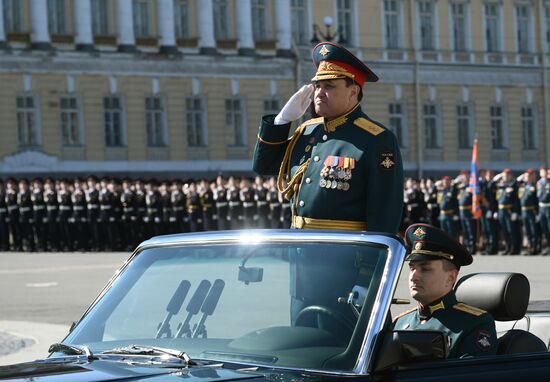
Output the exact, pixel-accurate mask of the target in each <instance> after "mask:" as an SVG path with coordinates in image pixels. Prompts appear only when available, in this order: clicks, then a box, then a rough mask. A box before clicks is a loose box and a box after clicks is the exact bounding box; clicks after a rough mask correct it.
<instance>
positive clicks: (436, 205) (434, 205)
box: [428, 203, 439, 207]
mask: <svg viewBox="0 0 550 382" xmlns="http://www.w3.org/2000/svg"><path fill="white" fill-rule="evenodd" d="M428 206H431V207H439V204H437V203H428Z"/></svg>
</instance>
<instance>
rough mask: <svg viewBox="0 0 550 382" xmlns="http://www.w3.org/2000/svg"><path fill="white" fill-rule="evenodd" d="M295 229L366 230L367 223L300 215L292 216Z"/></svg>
mask: <svg viewBox="0 0 550 382" xmlns="http://www.w3.org/2000/svg"><path fill="white" fill-rule="evenodd" d="M292 227H293V228H296V229H338V230H345V231H366V230H367V223H366V222H361V221H353V220H332V219H315V218H307V217H302V216H293V217H292Z"/></svg>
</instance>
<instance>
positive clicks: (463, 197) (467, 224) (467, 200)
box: [458, 176, 477, 255]
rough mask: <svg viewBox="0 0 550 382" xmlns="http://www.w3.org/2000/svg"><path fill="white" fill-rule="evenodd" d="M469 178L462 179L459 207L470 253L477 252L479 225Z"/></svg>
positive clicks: (465, 243) (465, 241) (465, 239)
mask: <svg viewBox="0 0 550 382" xmlns="http://www.w3.org/2000/svg"><path fill="white" fill-rule="evenodd" d="M467 182H468V178H466V177H465V176H464V177H463V178H462V179H461V180H460V185H459V188H460V192H459V194H458V208H459V209H460V224H461V226H462V234H463V237H464V245H465V247H466V248H467V249H468V252H470V254H472V255H473V254H475V253H476V243H477V225H476V221H475V219H474V214H473V213H472V203H473V200H472V199H473V195H472V189H471V187H468V184H467Z"/></svg>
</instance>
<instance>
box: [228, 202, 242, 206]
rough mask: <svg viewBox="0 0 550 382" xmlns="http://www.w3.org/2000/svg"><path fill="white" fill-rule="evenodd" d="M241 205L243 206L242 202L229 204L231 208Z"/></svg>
mask: <svg viewBox="0 0 550 382" xmlns="http://www.w3.org/2000/svg"><path fill="white" fill-rule="evenodd" d="M239 204H241V202H229V207H236V206H238V205H239Z"/></svg>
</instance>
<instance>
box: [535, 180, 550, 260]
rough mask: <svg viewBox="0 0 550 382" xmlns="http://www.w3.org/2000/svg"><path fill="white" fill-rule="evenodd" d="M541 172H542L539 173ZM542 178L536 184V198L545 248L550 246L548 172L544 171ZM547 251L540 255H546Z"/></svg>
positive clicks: (549, 182)
mask: <svg viewBox="0 0 550 382" xmlns="http://www.w3.org/2000/svg"><path fill="white" fill-rule="evenodd" d="M541 172H542V171H541ZM543 175H544V178H541V179H540V180H539V181H538V183H537V196H538V199H539V220H540V227H541V230H542V233H543V234H544V237H545V239H546V247H547V248H548V246H549V245H550V171H547V170H546V169H544V172H543ZM548 251H549V249H547V250H545V251H544V252H543V253H542V254H543V255H548V253H549V252H548Z"/></svg>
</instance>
